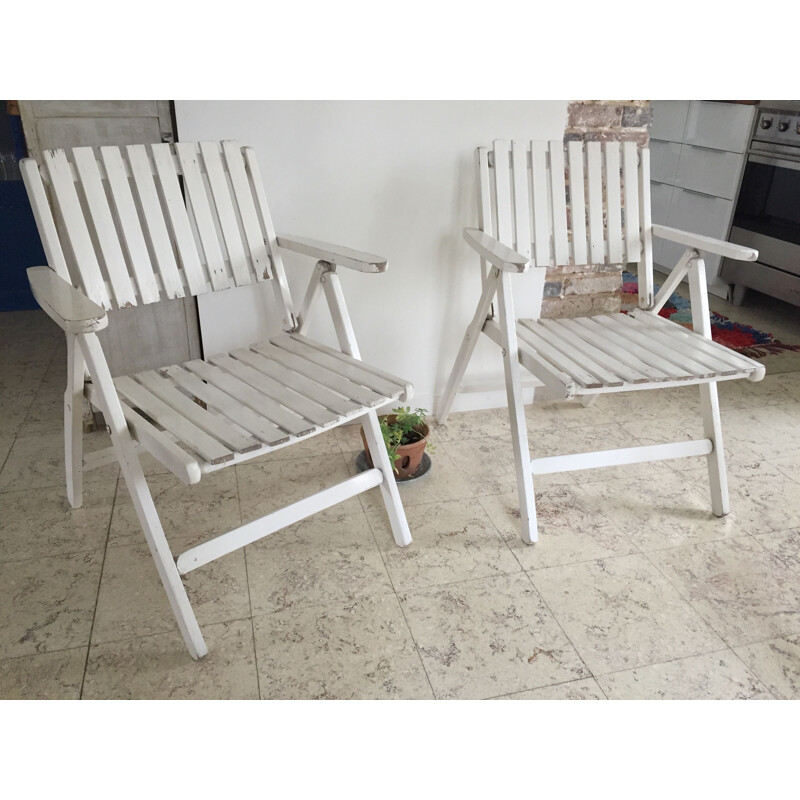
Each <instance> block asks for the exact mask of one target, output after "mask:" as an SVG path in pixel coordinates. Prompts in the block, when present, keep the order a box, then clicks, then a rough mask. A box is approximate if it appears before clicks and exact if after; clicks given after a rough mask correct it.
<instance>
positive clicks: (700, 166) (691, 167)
mask: <svg viewBox="0 0 800 800" xmlns="http://www.w3.org/2000/svg"><path fill="white" fill-rule="evenodd" d="M673 146H674V145H673ZM741 162H742V157H741V154H740V153H729V152H727V151H725V150H711V149H709V148H707V147H694V146H692V145H690V144H685V145H682V146H681V152H680V158H679V160H678V164H677V169H676V173H675V186H680V187H681V188H682V189H690V190H692V191H695V192H702V193H703V194H708V195H712V196H713V197H724V198H725V199H726V200H733V198H734V197H735V196H736V190H737V188H738V187H739V172H740V171H741ZM698 233H699V231H698ZM725 233H726V234H727V231H725Z"/></svg>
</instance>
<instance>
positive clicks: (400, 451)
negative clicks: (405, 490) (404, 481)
mask: <svg viewBox="0 0 800 800" xmlns="http://www.w3.org/2000/svg"><path fill="white" fill-rule="evenodd" d="M378 419H385V420H386V421H387V422H388V423H389V424H390V425H391V424H392V423H393V422H394V421H395V420H396V419H397V417H396V415H395V414H384V415H382V416H380V417H378ZM414 430H415V431H416V432H417V433H418V434H419V435H420V436H421V437H422V438H420V439H419V440H418V441H416V442H412V443H411V444H401V445H400V446H399V447H398V448H397V460H396V461H395V462H394V470H395V472H394V474H395V477H396V478H407V477H408V476H409V475H413V474H414V473H415V472H416V471H417V470H418V469H419V465H420V462H421V461H422V456H423V454H424V452H425V447H426V446H427V444H428V434H429V433H430V428H429V427H428V426H427V425H426V424H425V423H424V422H422V423H420V424H419V425H417V426H416V427H415V428H414ZM361 441H362V442H364V454H365V455H366V457H367V464H368V466H369V467H370V468H372V467H373V466H374V464H373V463H372V456H371V455H370V453H369V445H368V444H367V438H366V436H364V429H363V428H362V429H361Z"/></svg>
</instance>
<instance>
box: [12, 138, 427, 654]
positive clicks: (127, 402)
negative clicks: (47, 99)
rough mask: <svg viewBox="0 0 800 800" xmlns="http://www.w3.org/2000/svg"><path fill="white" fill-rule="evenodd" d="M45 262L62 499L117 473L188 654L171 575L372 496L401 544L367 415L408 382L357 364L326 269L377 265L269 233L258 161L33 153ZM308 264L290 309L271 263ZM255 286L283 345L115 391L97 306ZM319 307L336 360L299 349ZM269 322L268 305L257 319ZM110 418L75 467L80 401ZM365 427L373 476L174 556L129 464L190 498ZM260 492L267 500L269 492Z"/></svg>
mask: <svg viewBox="0 0 800 800" xmlns="http://www.w3.org/2000/svg"><path fill="white" fill-rule="evenodd" d="M22 173H23V177H24V180H25V185H26V187H27V190H28V194H29V196H30V199H31V204H32V206H33V211H34V216H35V218H36V223H37V225H38V229H39V233H40V235H41V238H42V242H43V245H44V250H45V253H46V255H47V261H48V265H49V266H47V267H33V268H31V269H30V270H28V275H29V279H30V283H31V287H32V289H33V293H34V295H35V297H36V299H37V301H38V302H39V304H40V305H41V307H42V308H43V309H44V310H45V311H46V312H47V314H48V315H49V316H50V317H51V318H52V319H53V320H55V322H56V323H58V324H59V325H60V326H61V327H62V328H63V329H64V331H65V333H66V336H67V352H68V356H67V357H68V385H67V390H66V394H65V403H64V422H65V431H66V437H65V438H66V441H65V452H66V475H67V493H68V497H69V501H70V503H71V505H72V506H73V507H74V508H77V507H79V506H80V505H81V502H82V471H83V470H85V469H91V468H92V467H95V466H100V465H102V464H105V463H109V460H111V459H113V458H116V459H117V460H118V461H119V464H120V467H121V470H122V474H123V476H124V478H125V482H126V484H127V486H128V489H129V491H130V494H131V497H132V499H133V504H134V507H135V510H136V514H137V516H138V519H139V522H140V523H141V525H142V528H143V530H144V534H145V536H146V538H147V542H148V544H149V546H150V550H151V552H152V555H153V558H154V560H155V563H156V567H157V568H158V572H159V575H160V578H161V581H162V583H163V585H164V588H165V590H166V592H167V595H168V597H169V600H170V603H171V605H172V609H173V612H174V613H175V617H176V619H177V621H178V625H179V627H180V630H181V632H182V634H183V637H184V640H185V641H186V645H187V647H188V649H189V652H190V653H191V655H192V656H193V657H195V658H199V657H201V656H203V655H204V654H205V653H206V651H207V650H206V645H205V643H204V641H203V637H202V635H201V632H200V628H199V626H198V624H197V621H196V619H195V616H194V613H193V611H192V608H191V605H190V603H189V599H188V597H187V594H186V591H185V589H184V586H183V583H182V581H181V575H184V574H186V573H188V572H189V571H191V570H193V569H196V568H197V567H200V566H202V565H204V564H207V563H208V562H210V561H212V560H214V559H216V558H219V557H220V556H223V555H225V554H226V553H229V552H231V551H233V550H235V549H237V548H240V547H243V546H244V545H246V544H248V543H251V542H254V541H256V540H258V539H260V538H262V537H264V536H267V535H269V534H271V533H273V532H275V531H277V530H279V529H281V528H284V527H286V526H287V525H290V524H292V523H294V522H297V521H298V520H301V519H303V518H305V517H307V516H309V515H311V514H313V513H315V512H317V511H320V510H322V509H325V508H327V507H329V506H332V505H334V504H335V503H339V502H342V501H344V500H347V499H348V498H350V497H353V496H355V495H357V494H358V493H360V492H364V491H367V490H368V489H370V488H372V487H374V486H380V488H381V491H382V494H383V499H384V502H385V504H386V510H387V512H388V515H389V520H390V523H391V528H392V532H393V535H394V538H395V541H396V542H397V544H398V545H401V546H405V545H408V544H409V543H410V542H411V537H410V534H409V530H408V525H407V523H406V518H405V514H404V511H403V507H402V504H401V502H400V497H399V494H398V491H397V484H396V483H395V480H394V475H393V471H392V465H391V464H390V463H389V458H388V455H386V448H385V447H384V445H383V439H382V437H381V433H380V428H379V423H378V418H377V414H376V409H377V408H379V407H380V406H383V405H385V404H387V403H390V402H392V401H404V400H405V399H406V398H407V397H409V396H410V393H411V391H412V389H411V386H410V384H408V383H407V382H406V381H404V380H401V379H400V378H396V377H394V376H392V375H390V374H388V373H387V372H385V371H383V370H381V369H378V368H376V367H372V366H369V365H367V364H365V363H363V362H362V361H361V360H360V355H359V351H358V346H357V344H356V340H355V336H354V333H353V328H352V326H351V323H350V318H349V315H348V312H347V308H346V306H345V302H344V298H343V295H342V291H341V286H340V283H339V276H338V274H337V267H347V268H350V269H355V270H359V271H361V272H383V271H384V270H385V269H386V261H385V260H384V259H383V258H380V257H378V256H373V255H370V254H368V253H361V252H357V251H355V250H350V249H348V248H342V247H337V246H334V245H328V244H325V243H321V242H316V241H312V240H309V239H302V238H298V237H290V236H277V235H276V234H275V231H274V230H273V227H272V222H271V220H270V215H269V211H268V209H267V204H266V200H265V196H264V191H263V188H262V183H261V177H260V174H259V170H258V165H257V162H256V157H255V152H254V151H253V150H252V149H251V148H246V147H245V148H242V147H239V146H238V145H237V144H236V143H235V142H231V141H225V142H221V143H218V142H203V143H199V144H195V143H179V144H177V145H168V144H154V145H132V146H127V147H100V148H99V149H98V150H97V151H95V150H93V149H92V148H89V147H82V148H76V149H74V150H72V151H71V153H67V152H65V151H64V150H51V151H46V152H45V153H44V156H43V163H42V164H41V166H38V165H37V164H36V162H35V161H34V160H33V159H26V160H24V161H23V162H22ZM286 250H289V251H294V252H296V253H300V254H304V255H306V256H310V257H311V258H314V259H316V260H317V264H316V268H315V270H314V272H313V275H312V278H311V282H310V284H309V288H308V291H307V292H306V295H305V298H304V301H303V303H302V306H301V308H300V309H299V310H297V311H296V310H295V307H294V306H293V304H292V299H291V296H290V293H289V286H288V283H287V281H286V277H285V272H284V267H283V263H282V259H281V253H282V251H286ZM262 282H265V283H266V284H269V285H271V286H272V287H273V288H274V295H275V298H276V300H277V307H278V308H279V309H280V310H281V315H282V323H281V325H280V327H281V328H282V329H283V333H280V334H278V335H275V336H273V337H272V338H271V339H270V340H269V341H264V342H261V343H258V344H254V345H252V346H250V347H243V348H241V349H236V350H233V351H232V352H230V353H223V354H217V355H207V357H206V358H205V359H203V360H200V359H197V360H193V361H189V362H187V363H185V364H172V365H166V366H165V367H164V368H162V369H155V370H149V371H145V372H141V373H138V374H136V375H131V376H123V377H116V378H112V377H111V374H110V372H109V369H108V366H107V362H106V359H105V356H104V354H103V351H102V348H101V345H100V342H99V340H98V337H97V331H99V330H101V329H102V328H104V327H106V326H107V324H108V317H107V315H106V309H112V308H125V307H128V306H135V305H138V304H140V303H154V302H159V301H164V302H166V301H168V300H170V299H174V298H180V297H185V296H187V295H198V294H202V293H204V292H214V291H223V290H225V289H228V288H230V287H233V286H244V285H254V284H258V283H262ZM320 293H324V294H325V296H326V298H327V301H328V305H329V308H330V312H331V315H332V317H333V322H334V327H335V329H336V333H337V336H338V340H339V345H340V348H341V350H337V349H334V348H330V347H327V346H325V345H323V344H321V343H318V342H315V341H312V340H311V339H309V338H308V337H306V336H305V335H304V332H305V331H306V328H307V324H308V319H309V312H310V310H311V306H312V304H313V303H314V301H315V299H316V298H317V297H318V295H319V294H320ZM265 308H266V306H265ZM84 395H86V396H87V397H88V399H89V400H90V402H91V403H92V404H93V405H94V406H96V407H97V408H99V409H100V410H101V411H102V413H103V414H104V415H105V420H106V423H107V425H108V427H109V430H110V433H111V441H112V443H113V447H112V448H109V451H106V452H101V453H92V454H91V455H87V456H86V457H85V458H84V456H83V452H82V410H83V397H84ZM355 419H360V420H361V423H362V425H363V426H364V429H365V432H366V436H367V441H368V443H369V446H370V451H371V452H372V453H376V454H378V458H377V464H376V467H375V468H374V469H370V470H367V471H365V472H362V473H360V474H358V475H356V476H355V477H352V478H350V479H349V480H346V481H344V482H343V483H340V484H338V485H336V486H333V487H330V488H328V489H325V490H324V491H322V492H319V493H317V494H315V495H312V496H310V497H308V498H306V499H304V500H301V501H298V502H295V503H292V504H291V505H287V506H286V507H284V508H282V509H280V510H278V511H275V512H273V513H270V514H268V515H266V516H265V517H262V518H261V519H259V520H256V521H254V522H250V523H248V524H246V525H243V526H241V527H239V528H237V529H236V530H233V531H230V532H228V533H225V534H222V535H220V536H217V537H215V538H213V539H211V540H210V541H207V542H204V543H201V544H199V545H197V546H196V547H192V548H191V549H190V550H188V551H186V552H185V553H183V554H181V555H180V556H179V557H178V558H177V560H176V559H175V558H174V557H173V555H172V552H171V551H170V548H169V545H168V543H167V540H166V538H165V536H164V531H163V529H162V526H161V522H160V520H159V517H158V514H157V512H156V508H155V506H154V504H153V500H152V497H151V494H150V491H149V489H148V486H147V482H146V480H145V477H144V474H143V472H142V468H141V466H140V463H139V457H138V454H139V452H142V451H148V452H150V453H151V454H152V455H153V456H155V458H157V459H158V460H159V461H160V462H161V463H162V464H163V465H164V466H165V467H167V468H168V469H169V470H170V471H171V472H173V473H174V474H175V475H176V476H177V477H178V478H180V479H181V480H182V481H183V482H184V483H186V484H194V483H197V482H198V481H199V480H200V479H201V478H202V476H203V475H204V474H206V473H210V472H214V471H216V470H219V469H223V468H225V467H229V466H232V465H234V464H238V463H241V462H243V461H246V460H248V459H251V458H254V457H257V456H260V455H263V454H264V453H268V452H270V451H272V450H276V449H278V448H281V447H287V446H290V445H292V444H294V443H296V442H299V441H301V440H303V439H306V438H308V437H311V436H314V435H317V434H320V433H322V432H323V431H326V430H329V429H331V428H334V427H336V426H338V425H341V424H342V423H344V422H346V421H351V420H355ZM265 488H266V489H269V487H265Z"/></svg>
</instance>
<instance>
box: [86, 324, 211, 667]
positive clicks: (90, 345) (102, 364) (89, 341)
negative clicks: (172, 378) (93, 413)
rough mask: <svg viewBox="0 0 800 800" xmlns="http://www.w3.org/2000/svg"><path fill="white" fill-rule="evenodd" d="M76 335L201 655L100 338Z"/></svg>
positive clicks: (162, 573) (194, 651) (189, 640)
mask: <svg viewBox="0 0 800 800" xmlns="http://www.w3.org/2000/svg"><path fill="white" fill-rule="evenodd" d="M76 338H78V339H79V344H80V347H81V351H82V353H83V357H84V358H85V360H86V364H87V365H88V367H89V373H90V374H91V377H92V379H93V380H94V383H95V384H96V386H97V394H98V396H99V401H100V402H101V403H102V411H103V414H104V415H105V418H106V423H107V424H108V427H109V429H110V431H111V442H112V444H113V445H114V450H115V451H116V454H117V458H118V459H119V465H120V469H121V470H122V475H123V477H124V478H125V484H126V485H127V487H128V491H129V492H130V495H131V500H132V501H133V507H134V509H135V511H136V516H137V517H138V519H139V524H140V525H141V526H142V530H143V532H144V535H145V538H146V539H147V544H148V547H149V548H150V553H151V555H152V556H153V560H154V561H155V564H156V569H157V570H158V575H159V578H160V579H161V583H162V585H163V587H164V590H165V591H166V594H167V598H168V599H169V603H170V606H171V607H172V611H173V614H174V615H175V619H176V621H177V623H178V628H179V629H180V631H181V634H182V635H183V640H184V642H185V643H186V647H187V648H188V650H189V653H190V655H191V656H192V658H202V657H203V656H204V655H205V654H206V653H207V652H208V648H207V647H206V643H205V641H204V640H203V634H202V633H201V632H200V626H199V625H198V624H197V619H196V617H195V615H194V611H193V610H192V606H191V603H190V602H189V597H188V595H187V594H186V588H185V587H184V585H183V582H182V580H181V576H180V573H179V572H178V569H177V567H176V566H175V558H174V557H173V555H172V551H171V550H170V547H169V544H168V542H167V538H166V536H165V535H164V529H163V527H162V526H161V520H160V519H159V516H158V512H157V511H156V507H155V504H154V503H153V498H152V495H151V494H150V489H149V488H148V486H147V481H146V480H145V477H144V472H143V471H142V465H141V464H140V463H139V457H138V456H137V454H136V450H135V448H134V444H133V439H132V438H131V435H130V432H129V431H128V426H127V423H126V422H125V416H124V414H123V411H122V406H121V405H120V402H119V397H118V396H117V391H116V389H115V388H114V382H113V380H112V378H111V373H110V372H109V371H108V364H107V363H106V360H105V356H104V355H103V350H102V348H101V347H100V341H99V339H98V338H97V334H94V333H89V334H82V335H81V336H79V337H76Z"/></svg>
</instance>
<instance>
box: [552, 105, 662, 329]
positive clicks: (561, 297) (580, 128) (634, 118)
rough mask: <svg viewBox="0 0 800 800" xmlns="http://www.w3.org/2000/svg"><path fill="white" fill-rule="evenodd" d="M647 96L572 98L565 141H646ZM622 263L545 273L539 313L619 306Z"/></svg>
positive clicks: (579, 312)
mask: <svg viewBox="0 0 800 800" xmlns="http://www.w3.org/2000/svg"><path fill="white" fill-rule="evenodd" d="M652 116H653V112H652V110H651V108H650V101H649V100H574V101H572V102H570V104H569V106H568V108H567V127H566V129H565V131H564V140H565V141H584V142H608V141H618V142H631V141H632V142H637V143H639V144H647V143H648V142H649V141H650V132H649V128H650V123H651V121H652ZM623 266H624V265H623V264H596V265H591V266H589V267H586V266H581V267H558V268H557V269H550V270H548V271H547V278H546V283H545V290H544V299H543V300H542V316H543V317H550V318H553V317H579V316H585V315H587V314H603V313H614V312H618V311H619V309H620V290H621V288H622V269H623Z"/></svg>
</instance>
